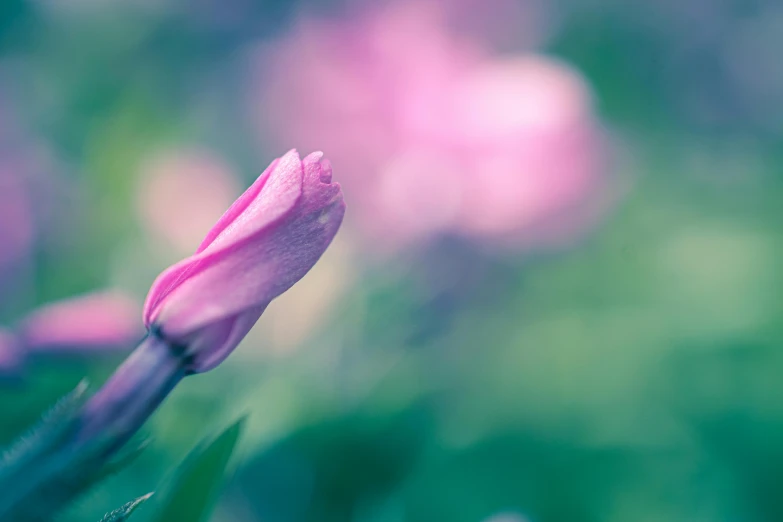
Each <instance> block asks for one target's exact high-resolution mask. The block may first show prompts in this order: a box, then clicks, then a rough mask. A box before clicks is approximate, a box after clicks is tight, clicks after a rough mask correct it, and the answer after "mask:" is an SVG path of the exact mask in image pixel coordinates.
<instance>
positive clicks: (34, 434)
mask: <svg viewBox="0 0 783 522" xmlns="http://www.w3.org/2000/svg"><path fill="white" fill-rule="evenodd" d="M86 389H87V386H86V385H85V384H80V385H79V387H77V388H76V390H74V391H73V392H72V393H71V394H69V395H68V396H66V397H64V398H63V399H61V400H60V401H59V402H58V404H57V405H56V406H55V407H54V408H52V409H51V410H50V411H49V412H48V413H47V414H46V415H45V416H44V418H43V420H42V421H41V423H40V424H39V425H38V426H37V427H36V428H35V429H33V430H31V432H30V434H29V435H26V436H24V437H22V438H21V439H20V440H19V441H18V442H17V443H16V444H15V445H14V446H13V447H12V449H11V450H9V451H8V452H7V456H6V457H5V459H4V461H3V463H2V466H0V490H2V491H3V495H2V497H1V498H0V520H13V521H14V522H48V521H51V520H52V519H53V518H54V516H55V515H56V514H57V513H59V512H60V511H62V510H63V509H64V508H65V507H67V506H68V505H69V504H71V503H72V502H73V501H74V500H76V499H77V498H78V497H80V496H81V495H83V494H84V493H85V492H86V491H87V490H89V489H90V488H91V487H93V486H94V485H95V484H97V483H98V482H100V481H101V480H103V479H105V478H107V477H108V476H110V475H112V474H114V473H116V472H117V471H119V470H120V469H123V468H124V467H125V466H127V465H128V464H130V463H131V462H132V461H133V460H135V459H136V457H137V456H138V455H139V454H140V453H141V451H142V450H143V449H144V447H145V444H140V445H138V446H135V447H133V448H131V449H130V450H128V451H125V452H122V453H120V454H119V456H116V457H111V456H110V452H109V451H108V448H110V447H111V446H112V445H113V444H114V442H113V440H112V439H111V438H106V439H99V440H96V441H94V442H93V443H91V444H88V445H85V446H79V447H74V446H73V445H71V444H69V441H70V437H69V436H70V435H71V434H72V432H73V429H74V422H75V413H76V412H77V410H78V408H79V406H80V405H81V404H82V403H83V397H84V392H85V391H86Z"/></svg>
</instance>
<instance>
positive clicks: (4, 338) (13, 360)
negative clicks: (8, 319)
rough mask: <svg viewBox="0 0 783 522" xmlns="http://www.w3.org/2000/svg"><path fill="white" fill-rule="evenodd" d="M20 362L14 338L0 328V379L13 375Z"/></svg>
mask: <svg viewBox="0 0 783 522" xmlns="http://www.w3.org/2000/svg"><path fill="white" fill-rule="evenodd" d="M21 362H22V352H21V350H20V348H19V343H18V341H17V339H16V336H15V335H13V334H12V333H11V332H9V331H7V330H4V329H2V328H0V377H3V376H6V375H14V374H15V373H16V372H17V370H18V369H19V366H20V364H21Z"/></svg>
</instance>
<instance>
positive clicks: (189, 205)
mask: <svg viewBox="0 0 783 522" xmlns="http://www.w3.org/2000/svg"><path fill="white" fill-rule="evenodd" d="M141 170H142V171H141V176H140V180H139V187H138V192H137V198H136V208H137V212H138V214H139V217H140V218H141V221H142V223H143V224H144V225H145V227H146V228H147V230H148V231H149V233H150V234H153V235H155V236H158V237H159V238H161V239H163V240H164V241H166V242H167V243H169V244H170V245H171V246H173V247H174V249H175V250H176V251H178V252H192V251H193V250H194V249H195V248H196V247H197V246H198V244H199V242H200V241H201V239H202V238H203V237H204V234H206V233H207V231H208V230H209V229H210V227H211V226H212V224H213V223H215V221H217V220H218V218H219V217H220V216H221V215H222V214H223V212H224V211H225V209H226V208H228V207H229V205H231V203H232V202H233V201H234V199H236V197H237V195H238V194H239V193H240V190H239V183H238V182H237V179H236V176H235V175H234V173H233V171H232V170H231V168H230V167H228V166H227V165H226V164H225V163H224V162H223V161H222V160H221V159H220V158H219V157H217V156H215V155H214V154H212V153H210V152H208V151H203V150H180V151H170V152H168V153H166V154H162V155H160V156H157V157H154V158H152V159H151V160H149V161H148V162H146V163H145V164H144V165H143V167H142V169H141Z"/></svg>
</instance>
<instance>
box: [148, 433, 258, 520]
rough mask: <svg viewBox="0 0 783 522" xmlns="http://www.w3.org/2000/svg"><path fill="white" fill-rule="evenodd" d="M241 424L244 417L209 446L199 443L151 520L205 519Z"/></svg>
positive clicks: (237, 437)
mask: <svg viewBox="0 0 783 522" xmlns="http://www.w3.org/2000/svg"><path fill="white" fill-rule="evenodd" d="M243 425H244V418H242V419H240V420H238V421H237V422H235V423H234V424H232V425H231V426H229V427H228V428H227V429H226V430H225V431H223V432H222V433H221V434H220V435H219V436H218V437H217V438H215V439H214V440H213V441H212V442H211V443H209V444H202V445H200V446H199V447H197V448H196V449H194V450H193V451H192V452H191V453H190V455H189V456H188V458H187V459H186V460H185V462H184V463H183V464H182V466H181V467H180V469H179V470H178V472H177V475H178V476H177V478H176V480H175V481H174V484H173V486H172V488H171V490H170V491H169V493H168V495H167V496H166V498H165V500H164V501H163V503H162V504H161V506H160V509H159V511H158V514H157V516H156V517H155V518H153V520H154V521H156V522H171V521H173V520H177V521H181V522H202V521H205V520H207V516H208V515H209V513H210V512H211V511H212V508H213V505H214V502H215V499H216V496H217V492H218V489H219V487H220V484H221V483H222V481H223V477H224V476H225V472H226V466H227V465H228V462H229V460H230V459H231V455H232V454H233V452H234V448H235V447H236V444H237V442H238V440H239V436H240V435H241V433H242V427H243Z"/></svg>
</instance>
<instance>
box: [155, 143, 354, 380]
mask: <svg viewBox="0 0 783 522" xmlns="http://www.w3.org/2000/svg"><path fill="white" fill-rule="evenodd" d="M344 212H345V204H344V202H343V197H342V192H341V190H340V186H339V185H338V184H337V183H332V168H331V165H330V164H329V162H328V161H326V160H323V161H322V154H321V153H320V152H316V153H313V154H310V155H309V156H307V157H306V158H304V160H300V158H299V154H297V152H296V151H290V152H289V153H288V154H286V155H285V156H283V157H282V158H279V159H277V160H275V161H274V162H273V163H272V164H271V165H270V166H269V167H268V168H267V169H266V170H265V171H264V172H263V173H262V174H261V176H259V178H258V179H257V180H256V182H255V183H254V184H253V185H252V186H251V187H250V188H249V189H248V190H247V191H245V193H244V194H243V195H242V196H240V198H239V199H238V200H237V201H236V202H235V203H234V204H233V205H232V206H231V208H229V209H228V210H227V211H226V213H225V214H224V215H223V217H222V218H220V220H219V221H218V222H217V224H216V225H215V226H214V227H213V228H212V230H211V231H210V232H209V233H208V234H207V237H206V239H204V241H203V242H202V243H201V246H200V247H199V248H198V250H197V251H196V253H195V254H194V255H192V256H190V257H188V258H187V259H184V260H183V261H181V262H180V263H177V264H176V265H174V266H172V267H170V268H169V269H167V270H166V271H164V272H163V273H162V274H161V275H160V276H159V277H158V278H157V280H156V281H155V283H154V284H153V285H152V288H151V289H150V292H149V295H148V296H147V301H146V303H145V305H144V323H145V325H146V326H147V328H149V329H150V331H151V332H152V333H153V335H155V336H159V337H162V338H163V339H165V340H166V341H167V342H168V343H172V344H174V345H178V346H182V347H183V349H185V350H186V353H187V355H188V357H189V358H190V360H191V364H190V368H189V369H190V371H194V372H203V371H207V370H209V369H211V368H213V367H215V366H216V365H218V364H219V363H220V362H221V361H222V360H223V359H225V358H226V357H227V356H228V355H229V354H230V353H231V351H232V350H233V349H234V348H235V347H236V346H237V344H239V342H240V341H241V340H242V339H243V338H244V336H245V335H246V334H247V333H248V331H249V330H250V328H251V327H252V326H253V325H254V324H255V322H256V321H257V320H258V318H259V316H260V315H261V314H262V313H263V311H264V309H265V308H266V307H267V305H268V304H269V303H270V302H271V301H272V300H273V299H274V298H275V297H277V296H278V295H280V294H281V293H283V292H285V291H286V290H287V289H288V288H290V287H291V286H292V285H293V284H294V283H296V282H297V281H298V280H299V279H301V278H302V277H303V276H304V275H305V274H306V273H307V272H308V271H309V270H310V268H312V267H313V265H314V264H315V262H316V261H318V259H319V258H320V257H321V254H323V252H324V251H325V250H326V248H327V247H328V246H329V243H330V242H331V241H332V238H333V237H334V235H335V234H336V233H337V230H338V228H339V227H340V223H341V222H342V218H343V214H344Z"/></svg>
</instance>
